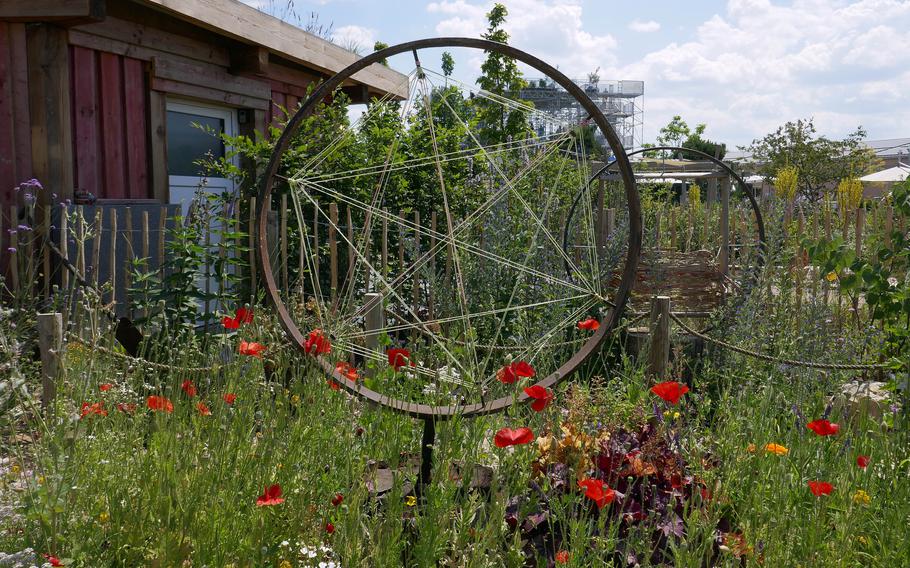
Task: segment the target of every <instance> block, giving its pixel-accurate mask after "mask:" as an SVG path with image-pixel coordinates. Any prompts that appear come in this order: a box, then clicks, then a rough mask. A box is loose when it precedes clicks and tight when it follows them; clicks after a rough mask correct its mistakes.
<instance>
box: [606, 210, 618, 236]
mask: <svg viewBox="0 0 910 568" xmlns="http://www.w3.org/2000/svg"><path fill="white" fill-rule="evenodd" d="M615 230H616V209H614V208H612V207H610V208H609V209H607V237H612V236H613V231H615Z"/></svg>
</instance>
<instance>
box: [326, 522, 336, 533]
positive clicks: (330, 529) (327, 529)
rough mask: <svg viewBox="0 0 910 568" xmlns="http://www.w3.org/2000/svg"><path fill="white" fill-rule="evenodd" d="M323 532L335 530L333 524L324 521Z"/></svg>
mask: <svg viewBox="0 0 910 568" xmlns="http://www.w3.org/2000/svg"><path fill="white" fill-rule="evenodd" d="M325 532H327V533H329V534H332V533H333V532H335V525H333V524H332V523H326V524H325Z"/></svg>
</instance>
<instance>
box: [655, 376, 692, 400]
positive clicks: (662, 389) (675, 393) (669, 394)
mask: <svg viewBox="0 0 910 568" xmlns="http://www.w3.org/2000/svg"><path fill="white" fill-rule="evenodd" d="M651 392H653V393H654V394H656V395H657V396H659V397H660V398H662V399H664V400H665V401H667V402H669V403H670V404H677V403H678V402H679V399H680V398H681V397H682V395H684V394H686V393H687V392H689V387H687V386H686V385H681V384H679V383H677V382H676V381H665V382H663V383H658V384H656V385H654V386H653V387H651Z"/></svg>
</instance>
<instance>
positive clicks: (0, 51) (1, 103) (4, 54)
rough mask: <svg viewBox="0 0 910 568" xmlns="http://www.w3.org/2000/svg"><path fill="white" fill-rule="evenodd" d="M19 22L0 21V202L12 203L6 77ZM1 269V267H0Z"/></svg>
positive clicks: (14, 181)
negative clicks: (13, 34)
mask: <svg viewBox="0 0 910 568" xmlns="http://www.w3.org/2000/svg"><path fill="white" fill-rule="evenodd" d="M15 25H21V24H12V23H10V24H8V23H6V22H2V21H0V184H2V185H0V204H7V203H13V202H14V200H15V199H16V198H15V195H14V193H13V188H14V187H15V186H16V184H18V183H19V180H18V179H17V172H16V160H15V155H16V142H15V127H14V126H13V120H14V118H15V116H16V112H15V109H14V108H13V101H14V100H15V95H14V94H13V85H12V81H9V80H8V79H7V78H8V77H10V74H11V72H12V70H11V68H12V61H11V59H12V53H11V47H12V46H11V44H12V39H13V38H12V37H11V36H10V33H9V29H10V27H11V26H15ZM0 270H2V267H0Z"/></svg>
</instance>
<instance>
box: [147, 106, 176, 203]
mask: <svg viewBox="0 0 910 568" xmlns="http://www.w3.org/2000/svg"><path fill="white" fill-rule="evenodd" d="M148 96H149V135H150V138H149V157H150V159H151V164H150V165H151V168H150V170H149V174H150V177H151V192H152V194H151V196H152V198H154V199H157V200H158V202H159V203H167V202H168V201H170V193H171V192H170V186H169V180H168V175H167V97H165V95H164V93H161V92H158V91H149V95H148Z"/></svg>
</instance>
